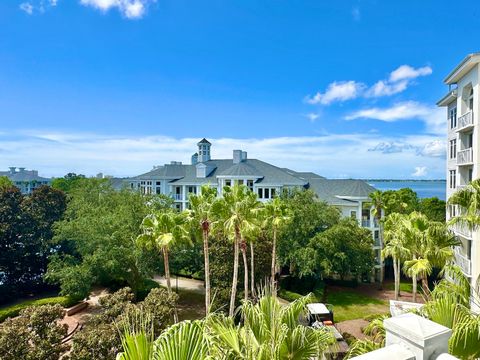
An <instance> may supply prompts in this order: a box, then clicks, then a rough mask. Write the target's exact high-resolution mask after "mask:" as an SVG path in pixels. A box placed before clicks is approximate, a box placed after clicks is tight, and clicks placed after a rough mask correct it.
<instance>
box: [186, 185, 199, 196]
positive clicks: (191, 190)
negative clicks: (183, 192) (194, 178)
mask: <svg viewBox="0 0 480 360" xmlns="http://www.w3.org/2000/svg"><path fill="white" fill-rule="evenodd" d="M188 192H189V193H191V194H196V193H197V187H196V186H189V187H188Z"/></svg>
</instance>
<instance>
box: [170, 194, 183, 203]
mask: <svg viewBox="0 0 480 360" xmlns="http://www.w3.org/2000/svg"><path fill="white" fill-rule="evenodd" d="M172 197H173V200H175V201H182V200H183V195H182V194H173V195H172Z"/></svg>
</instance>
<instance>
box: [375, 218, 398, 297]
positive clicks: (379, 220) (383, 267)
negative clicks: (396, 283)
mask: <svg viewBox="0 0 480 360" xmlns="http://www.w3.org/2000/svg"><path fill="white" fill-rule="evenodd" d="M378 224H379V235H378V239H379V240H380V249H383V224H382V218H381V217H379V218H378ZM394 264H395V262H394ZM394 267H395V265H394ZM384 278H385V262H384V261H383V259H382V257H381V256H380V285H379V287H380V290H382V289H383V281H384Z"/></svg>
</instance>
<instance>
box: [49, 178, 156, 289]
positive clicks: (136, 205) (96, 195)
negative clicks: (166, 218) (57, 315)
mask: <svg viewBox="0 0 480 360" xmlns="http://www.w3.org/2000/svg"><path fill="white" fill-rule="evenodd" d="M147 202H148V198H146V197H144V196H142V195H141V194H138V193H136V192H132V191H129V190H121V191H115V190H114V189H113V188H112V186H111V184H110V183H109V182H108V181H107V180H104V179H85V180H84V181H83V182H82V186H78V187H75V188H74V189H72V190H71V193H70V200H69V202H68V205H67V210H66V212H65V216H64V217H63V219H62V220H61V221H59V222H57V223H56V224H55V227H54V233H55V236H54V241H55V242H56V243H57V244H59V246H60V249H61V250H59V251H58V253H57V254H55V255H54V256H53V257H52V259H51V261H50V263H49V267H48V271H47V275H46V278H47V280H48V281H50V282H53V283H58V284H60V287H61V292H62V294H65V295H73V294H71V293H70V292H71V291H72V289H77V290H83V293H77V294H76V295H77V297H84V296H86V295H88V291H89V289H90V287H91V285H94V284H99V285H104V286H112V287H118V286H124V285H128V286H129V287H130V288H132V289H133V291H134V293H136V292H137V291H138V289H139V287H140V286H141V285H142V284H143V282H144V279H145V277H146V276H147V275H150V274H152V272H153V271H152V270H153V263H154V260H155V259H156V257H155V256H154V254H150V253H148V252H147V251H143V250H142V249H139V248H137V247H136V245H135V239H136V238H137V236H138V235H139V233H140V225H141V222H142V220H143V218H144V217H145V216H146V215H147V213H148V212H149V208H148V205H147ZM76 274H78V276H76Z"/></svg>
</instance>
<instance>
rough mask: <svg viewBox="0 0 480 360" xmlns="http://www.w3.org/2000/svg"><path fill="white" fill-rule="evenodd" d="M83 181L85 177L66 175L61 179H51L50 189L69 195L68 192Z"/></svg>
mask: <svg viewBox="0 0 480 360" xmlns="http://www.w3.org/2000/svg"><path fill="white" fill-rule="evenodd" d="M84 179H85V175H82V174H78V175H77V174H75V173H68V174H67V175H65V176H64V177H62V178H56V179H53V180H52V187H53V188H54V189H59V190H62V191H64V192H66V193H70V191H72V190H73V189H74V188H75V187H77V186H79V185H80V184H81V183H82V182H83V180H84Z"/></svg>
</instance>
